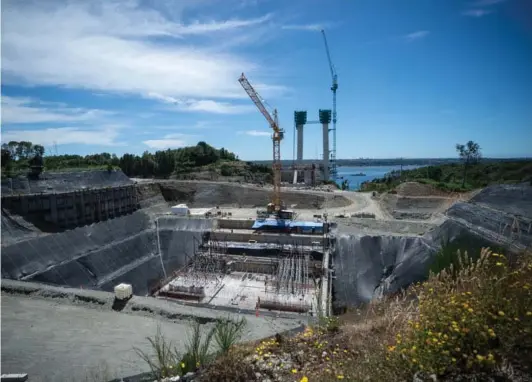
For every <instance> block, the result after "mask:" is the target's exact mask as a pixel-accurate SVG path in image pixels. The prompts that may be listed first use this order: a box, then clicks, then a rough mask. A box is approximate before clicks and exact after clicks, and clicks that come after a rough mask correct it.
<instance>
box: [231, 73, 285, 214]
mask: <svg viewBox="0 0 532 382" xmlns="http://www.w3.org/2000/svg"><path fill="white" fill-rule="evenodd" d="M238 82H240V85H242V87H243V88H244V90H245V91H246V93H248V96H249V98H251V100H252V101H253V103H254V104H255V106H257V108H258V109H259V111H260V112H261V113H262V115H263V116H264V118H266V120H267V121H268V123H269V124H270V127H271V128H272V130H273V135H272V141H273V164H272V169H273V200H272V203H270V204H268V213H275V214H276V215H277V217H280V218H283V219H287V218H290V217H291V215H292V214H291V213H290V211H287V210H285V209H284V206H283V204H282V201H281V140H282V139H283V138H284V130H283V129H281V128H280V127H279V120H278V117H277V109H275V110H274V111H273V118H272V116H271V115H270V113H269V112H268V110H267V109H266V107H264V104H263V103H262V101H261V98H260V96H259V94H258V93H257V91H256V90H255V89H254V88H253V86H251V84H250V83H249V81H248V79H247V78H246V76H245V75H244V73H242V75H241V76H240V78H239V79H238Z"/></svg>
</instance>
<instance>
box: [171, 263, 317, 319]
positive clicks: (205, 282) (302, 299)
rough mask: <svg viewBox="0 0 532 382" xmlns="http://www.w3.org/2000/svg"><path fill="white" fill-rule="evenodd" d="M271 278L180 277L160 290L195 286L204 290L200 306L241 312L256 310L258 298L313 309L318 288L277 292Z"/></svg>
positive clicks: (236, 274) (256, 275)
mask: <svg viewBox="0 0 532 382" xmlns="http://www.w3.org/2000/svg"><path fill="white" fill-rule="evenodd" d="M267 280H269V281H271V280H272V276H271V275H267V274H260V273H244V272H233V273H231V274H228V275H220V276H219V277H218V278H215V277H214V276H212V277H209V278H206V277H201V276H199V277H195V278H190V277H186V276H178V277H177V278H175V279H174V280H172V281H171V282H170V283H169V284H167V285H165V286H164V287H163V288H162V289H161V290H163V291H168V290H169V287H170V285H172V286H175V287H179V286H181V287H183V286H191V285H193V286H195V287H203V288H204V291H205V297H203V298H201V299H200V300H199V301H198V303H199V304H209V305H212V306H218V307H233V308H238V309H245V310H253V309H255V307H256V304H257V302H258V301H259V299H260V300H261V301H275V302H278V303H280V304H283V305H287V306H288V305H290V306H301V307H303V306H305V305H307V306H311V304H312V303H313V300H314V298H315V294H316V292H315V289H314V287H313V286H312V285H311V284H309V285H308V288H307V292H306V293H305V294H303V295H302V294H291V293H283V292H280V293H278V292H277V291H276V290H275V289H274V288H273V287H272V286H271V283H266V281H267Z"/></svg>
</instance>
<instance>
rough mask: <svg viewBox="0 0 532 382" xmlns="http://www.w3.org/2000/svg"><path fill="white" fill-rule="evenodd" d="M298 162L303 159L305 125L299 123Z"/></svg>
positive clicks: (297, 127) (297, 128)
mask: <svg viewBox="0 0 532 382" xmlns="http://www.w3.org/2000/svg"><path fill="white" fill-rule="evenodd" d="M296 130H297V163H299V164H301V162H302V161H303V125H297V126H296Z"/></svg>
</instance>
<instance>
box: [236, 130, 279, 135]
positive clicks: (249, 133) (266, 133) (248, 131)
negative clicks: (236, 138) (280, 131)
mask: <svg viewBox="0 0 532 382" xmlns="http://www.w3.org/2000/svg"><path fill="white" fill-rule="evenodd" d="M238 134H245V135H251V136H252V137H270V136H271V135H272V134H271V133H270V132H267V131H258V130H247V131H239V132H238Z"/></svg>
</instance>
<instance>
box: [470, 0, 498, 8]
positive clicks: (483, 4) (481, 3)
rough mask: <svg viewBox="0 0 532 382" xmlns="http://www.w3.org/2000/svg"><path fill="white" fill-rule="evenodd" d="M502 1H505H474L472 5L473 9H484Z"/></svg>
mask: <svg viewBox="0 0 532 382" xmlns="http://www.w3.org/2000/svg"><path fill="white" fill-rule="evenodd" d="M504 1H506V0H477V1H474V2H473V4H472V5H473V6H475V7H486V6H489V5H495V4H499V3H502V2H504Z"/></svg>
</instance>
